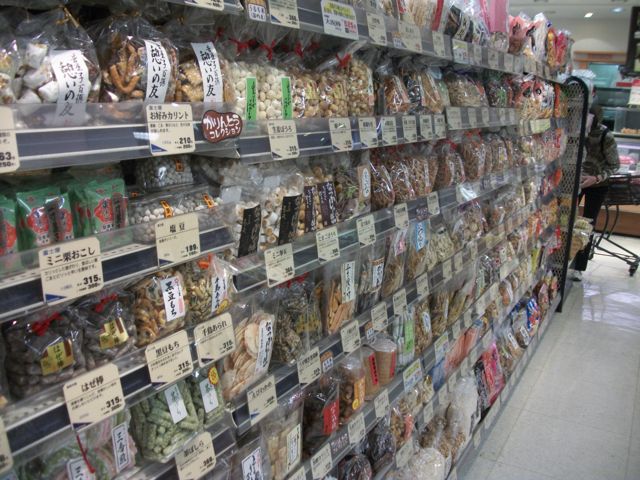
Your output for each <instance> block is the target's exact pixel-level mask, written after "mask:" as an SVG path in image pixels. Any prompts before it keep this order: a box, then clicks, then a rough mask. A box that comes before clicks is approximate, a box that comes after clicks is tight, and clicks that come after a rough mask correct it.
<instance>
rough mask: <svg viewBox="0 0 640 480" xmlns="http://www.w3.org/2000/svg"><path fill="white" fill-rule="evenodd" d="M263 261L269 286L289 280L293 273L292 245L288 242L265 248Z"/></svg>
mask: <svg viewBox="0 0 640 480" xmlns="http://www.w3.org/2000/svg"><path fill="white" fill-rule="evenodd" d="M264 261H265V264H266V268H267V280H268V283H269V287H273V286H274V285H277V284H278V283H282V282H286V281H287V280H291V279H292V278H293V277H294V275H295V267H294V265H293V247H292V246H291V244H290V243H287V244H285V245H279V246H277V247H273V248H269V249H267V250H265V252H264Z"/></svg>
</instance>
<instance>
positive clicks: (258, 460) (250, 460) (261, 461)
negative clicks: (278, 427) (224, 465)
mask: <svg viewBox="0 0 640 480" xmlns="http://www.w3.org/2000/svg"><path fill="white" fill-rule="evenodd" d="M271 475H272V472H271V462H270V457H269V446H268V444H267V439H266V438H265V436H264V435H262V434H260V433H257V432H256V433H253V432H252V433H251V434H250V435H249V436H248V437H245V438H244V439H243V441H242V443H241V445H240V446H239V447H238V451H237V452H236V453H235V454H234V455H233V457H232V458H231V468H230V473H229V478H230V479H235V478H246V479H249V478H250V479H255V480H266V479H270V478H271Z"/></svg>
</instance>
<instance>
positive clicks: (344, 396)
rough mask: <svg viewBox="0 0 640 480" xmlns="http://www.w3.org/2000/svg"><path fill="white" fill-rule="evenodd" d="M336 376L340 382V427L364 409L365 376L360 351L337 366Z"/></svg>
mask: <svg viewBox="0 0 640 480" xmlns="http://www.w3.org/2000/svg"><path fill="white" fill-rule="evenodd" d="M336 376H337V377H338V381H339V382H340V389H339V390H340V395H339V397H340V425H345V424H346V423H347V422H348V421H349V419H350V418H351V417H352V416H353V415H355V414H356V413H358V412H359V411H360V410H361V409H362V407H364V400H365V395H366V389H365V387H366V380H365V377H366V374H365V369H364V367H363V365H362V357H361V354H360V351H356V352H353V353H351V354H350V355H349V356H347V358H345V359H344V360H343V361H342V362H340V363H339V364H338V365H337V367H336Z"/></svg>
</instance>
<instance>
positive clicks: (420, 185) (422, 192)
mask: <svg viewBox="0 0 640 480" xmlns="http://www.w3.org/2000/svg"><path fill="white" fill-rule="evenodd" d="M400 153H401V154H402V156H403V159H404V161H405V164H406V166H407V168H408V169H409V174H410V175H409V178H410V180H411V187H412V188H413V191H414V193H415V195H416V197H417V198H420V197H426V196H427V195H429V194H430V193H431V190H432V184H431V172H430V168H429V161H428V159H427V156H426V155H425V150H422V149H420V148H419V147H418V146H416V145H405V146H403V147H401V149H400Z"/></svg>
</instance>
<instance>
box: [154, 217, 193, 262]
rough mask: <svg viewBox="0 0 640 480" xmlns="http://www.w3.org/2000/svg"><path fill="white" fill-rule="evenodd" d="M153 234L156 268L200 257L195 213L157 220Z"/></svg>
mask: <svg viewBox="0 0 640 480" xmlns="http://www.w3.org/2000/svg"><path fill="white" fill-rule="evenodd" d="M155 233H156V252H157V255H158V267H160V268H162V267H166V266H168V265H171V264H173V263H177V262H184V261H187V260H192V259H194V258H196V257H199V256H200V228H199V226H198V215H197V214H196V213H194V212H192V213H187V214H185V215H178V216H177V217H170V218H165V219H163V220H158V221H157V222H156V224H155Z"/></svg>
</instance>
